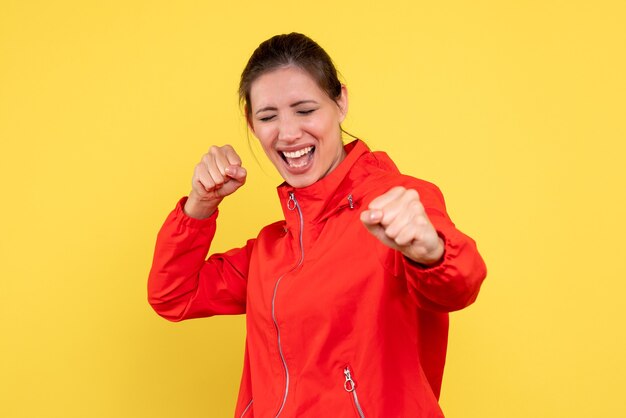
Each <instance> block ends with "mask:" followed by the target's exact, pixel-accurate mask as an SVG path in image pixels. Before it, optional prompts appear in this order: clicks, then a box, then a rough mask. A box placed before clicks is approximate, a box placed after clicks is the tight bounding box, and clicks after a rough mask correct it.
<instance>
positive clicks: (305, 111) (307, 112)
mask: <svg viewBox="0 0 626 418" xmlns="http://www.w3.org/2000/svg"><path fill="white" fill-rule="evenodd" d="M316 110H317V109H307V110H298V115H310V114H311V113H313V112H315V111H316Z"/></svg>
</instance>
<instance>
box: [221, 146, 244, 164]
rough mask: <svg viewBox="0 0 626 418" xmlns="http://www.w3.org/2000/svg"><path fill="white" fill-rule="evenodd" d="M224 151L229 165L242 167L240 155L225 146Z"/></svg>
mask: <svg viewBox="0 0 626 418" xmlns="http://www.w3.org/2000/svg"><path fill="white" fill-rule="evenodd" d="M223 151H224V156H225V158H226V161H227V162H228V164H227V165H237V166H241V158H240V157H239V154H237V152H236V151H235V149H234V148H233V147H232V146H230V145H224V147H223Z"/></svg>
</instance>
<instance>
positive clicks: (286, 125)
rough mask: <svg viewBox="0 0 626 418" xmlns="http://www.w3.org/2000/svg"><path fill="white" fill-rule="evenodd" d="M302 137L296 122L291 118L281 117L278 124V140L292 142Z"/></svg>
mask: <svg viewBox="0 0 626 418" xmlns="http://www.w3.org/2000/svg"><path fill="white" fill-rule="evenodd" d="M301 136H302V129H301V127H300V124H299V122H298V120H297V119H296V118H295V117H292V116H285V117H282V118H281V119H280V121H279V124H278V140H279V141H286V142H293V141H295V140H297V139H299V138H300V137H301Z"/></svg>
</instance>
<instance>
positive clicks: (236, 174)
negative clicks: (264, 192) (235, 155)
mask: <svg viewBox="0 0 626 418" xmlns="http://www.w3.org/2000/svg"><path fill="white" fill-rule="evenodd" d="M225 172H226V175H227V176H228V177H230V178H232V179H235V180H237V181H240V182H241V181H245V179H246V176H247V175H248V172H247V170H246V169H245V168H243V167H241V166H237V165H229V166H228V167H226V169H225Z"/></svg>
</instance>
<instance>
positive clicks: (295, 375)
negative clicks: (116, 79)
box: [148, 141, 486, 418]
mask: <svg viewBox="0 0 626 418" xmlns="http://www.w3.org/2000/svg"><path fill="white" fill-rule="evenodd" d="M346 150H347V151H348V155H347V157H346V158H345V159H344V160H343V161H342V163H341V164H340V165H339V166H338V167H337V168H336V169H335V170H334V171H333V172H331V173H330V174H329V175H328V176H326V177H324V178H323V179H322V180H320V181H318V182H316V183H315V184H313V185H311V186H308V187H305V188H300V189H294V188H292V187H290V186H288V185H285V184H284V185H282V186H280V187H279V188H278V194H279V196H280V201H281V204H282V207H283V211H284V214H285V220H284V221H280V222H276V223H273V224H271V225H268V226H266V227H265V228H263V229H262V230H261V232H260V233H259V235H258V237H257V238H256V239H251V240H249V241H248V242H247V244H246V246H244V247H243V248H238V249H234V250H231V251H228V252H226V253H224V254H213V255H211V256H210V257H209V258H208V259H207V260H205V258H206V255H207V253H208V251H209V247H210V244H211V240H212V238H213V235H214V233H215V229H216V218H217V214H214V215H213V216H212V217H211V218H208V219H205V220H197V219H192V218H189V217H188V216H186V215H185V214H184V212H183V210H182V206H183V204H184V199H183V200H182V201H181V202H179V204H178V206H177V207H176V209H175V210H174V211H173V212H172V213H171V214H170V215H169V217H168V218H167V220H166V221H165V224H164V225H163V227H162V229H161V231H160V232H159V236H158V239H157V245H156V251H155V256H154V262H153V265H152V270H151V272H150V278H149V282H148V293H149V301H150V304H151V305H152V306H153V308H154V309H155V311H156V312H157V313H159V315H161V316H163V317H165V318H167V319H169V320H172V321H180V320H183V319H189V318H198V317H207V316H211V315H218V314H242V313H246V314H247V340H246V357H245V363H244V372H243V377H242V383H241V387H240V393H239V400H238V403H237V408H236V413H235V416H236V417H240V416H245V417H252V416H255V417H257V418H259V417H261V418H265V417H276V416H280V417H284V418H287V417H299V418H304V417H315V418H319V417H334V418H340V417H355V416H356V417H359V416H365V417H385V418H391V417H402V418H407V417H441V416H443V414H442V412H441V410H440V408H439V405H438V402H437V400H438V397H439V391H440V387H441V379H442V374H443V366H444V362H445V356H446V346H447V335H448V314H447V312H449V311H454V310H457V309H461V308H464V307H465V306H467V305H469V304H471V303H472V302H473V301H474V300H475V299H476V296H477V294H478V290H479V288H480V285H481V283H482V280H483V278H484V277H485V274H486V270H485V265H484V263H483V260H482V259H481V257H480V255H479V254H478V252H477V250H476V246H475V243H474V241H473V240H472V239H471V238H469V237H467V236H466V235H464V234H463V233H461V232H460V231H459V230H457V229H456V228H455V227H454V224H453V223H452V222H451V220H450V218H449V217H448V215H447V214H446V209H445V204H444V200H443V196H442V195H441V193H440V191H439V189H438V188H437V187H436V186H434V185H433V184H430V183H427V182H425V181H422V180H418V179H415V178H412V177H408V176H404V175H401V174H400V173H399V172H398V170H397V168H396V167H395V165H394V164H393V163H392V162H391V160H390V159H389V157H387V155H386V154H384V153H380V152H375V153H372V152H370V151H369V149H368V148H367V146H366V145H365V144H364V143H363V142H361V141H354V142H352V143H351V144H349V145H347V146H346ZM398 185H402V186H404V187H407V188H414V189H416V190H417V191H418V192H419V195H420V198H421V201H422V203H423V205H424V207H425V209H426V212H427V214H428V216H429V218H430V220H431V222H432V223H433V225H434V226H435V228H436V230H437V232H438V233H439V235H440V236H441V237H442V238H443V240H444V241H445V253H444V257H443V259H442V261H441V262H440V263H439V264H437V265H435V266H433V267H429V268H424V267H423V266H420V265H418V264H416V263H414V262H412V261H410V260H408V259H406V258H405V257H404V256H403V255H402V254H401V253H399V252H397V251H395V250H391V249H390V248H388V247H386V246H385V245H383V244H382V243H381V242H380V241H378V240H377V239H376V238H375V237H373V236H372V235H371V234H370V233H369V232H368V231H367V230H366V229H365V227H364V226H363V225H362V224H361V222H360V220H359V214H360V212H361V211H362V210H364V209H365V208H366V207H367V205H368V203H369V202H370V201H371V200H372V199H374V198H375V197H377V196H379V195H381V194H382V193H384V192H386V191H387V190H389V189H390V188H391V187H393V186H398Z"/></svg>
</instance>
